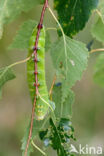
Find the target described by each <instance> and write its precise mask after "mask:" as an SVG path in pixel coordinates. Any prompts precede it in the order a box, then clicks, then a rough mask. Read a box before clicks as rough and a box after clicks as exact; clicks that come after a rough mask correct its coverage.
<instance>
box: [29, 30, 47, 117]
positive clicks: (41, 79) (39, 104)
mask: <svg viewBox="0 0 104 156" xmlns="http://www.w3.org/2000/svg"><path fill="white" fill-rule="evenodd" d="M36 34H37V27H36V28H34V30H33V33H32V36H31V38H30V41H29V52H28V57H29V56H31V58H30V59H29V60H28V62H27V80H28V86H29V91H30V96H31V99H32V103H34V97H35V95H36V90H35V86H34V83H35V74H34V71H35V64H34V63H35V62H34V45H35V40H36ZM37 59H38V62H37V70H38V75H37V77H38V83H39V86H38V92H39V95H40V96H41V97H40V96H38V97H37V101H36V106H35V117H36V119H37V120H43V119H44V117H45V115H46V114H47V112H48V109H49V105H48V103H49V96H48V91H47V86H46V81H45V28H44V27H43V28H42V29H41V31H40V36H39V41H38V51H37Z"/></svg>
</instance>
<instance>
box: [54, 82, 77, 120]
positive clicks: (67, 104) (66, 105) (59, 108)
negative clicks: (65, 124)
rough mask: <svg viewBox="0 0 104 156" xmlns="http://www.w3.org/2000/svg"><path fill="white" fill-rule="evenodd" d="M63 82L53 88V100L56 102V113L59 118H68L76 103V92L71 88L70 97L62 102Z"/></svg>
mask: <svg viewBox="0 0 104 156" xmlns="http://www.w3.org/2000/svg"><path fill="white" fill-rule="evenodd" d="M56 93H57V94H56ZM60 97H62V84H61V83H57V84H55V85H54V88H53V101H54V102H55V104H56V109H55V115H56V117H57V118H60V117H62V118H68V117H71V115H72V104H73V103H74V93H73V92H72V91H71V90H69V93H68V97H67V98H66V99H65V101H64V102H63V103H62V102H61V98H60Z"/></svg>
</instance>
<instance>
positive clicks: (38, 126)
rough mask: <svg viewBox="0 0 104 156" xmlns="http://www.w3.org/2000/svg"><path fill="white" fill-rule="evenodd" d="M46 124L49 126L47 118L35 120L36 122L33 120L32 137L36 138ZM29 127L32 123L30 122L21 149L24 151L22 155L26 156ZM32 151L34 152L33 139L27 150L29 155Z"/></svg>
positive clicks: (28, 155)
mask: <svg viewBox="0 0 104 156" xmlns="http://www.w3.org/2000/svg"><path fill="white" fill-rule="evenodd" d="M44 126H45V127H47V126H48V124H47V119H44V120H42V121H37V120H34V122H33V130H32V137H31V139H32V140H34V139H35V138H36V137H37V135H38V133H39V131H40V130H42V129H43V128H44ZM29 129H30V123H29V126H28V128H27V129H26V131H25V134H24V137H23V139H22V147H21V149H22V151H23V152H22V155H23V156H24V153H25V149H26V145H27V141H28V136H29ZM32 152H33V147H32V145H31V141H30V144H29V148H28V151H27V156H30V154H31V153H32Z"/></svg>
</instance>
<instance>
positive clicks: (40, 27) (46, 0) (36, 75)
mask: <svg viewBox="0 0 104 156" xmlns="http://www.w3.org/2000/svg"><path fill="white" fill-rule="evenodd" d="M47 7H48V0H45V2H44V6H43V9H42V13H41V17H40V22H39V24H38V27H37V29H38V30H37V35H36V41H35V46H34V62H35V72H34V74H35V86H36V96H37V94H38V74H37V73H38V72H37V70H38V69H37V60H38V59H37V50H38V41H39V36H40V30H41V29H42V27H43V26H42V24H43V19H44V14H45V11H46V8H47ZM36 96H35V99H34V105H33V108H32V116H31V125H30V130H29V136H28V141H27V145H26V149H25V154H24V156H27V152H28V148H29V143H30V140H31V136H32V129H33V120H34V111H35V105H36Z"/></svg>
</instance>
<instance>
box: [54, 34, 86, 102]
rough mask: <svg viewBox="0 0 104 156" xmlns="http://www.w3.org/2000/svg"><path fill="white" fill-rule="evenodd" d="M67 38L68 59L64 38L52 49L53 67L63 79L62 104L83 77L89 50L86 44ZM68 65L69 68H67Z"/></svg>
mask: <svg viewBox="0 0 104 156" xmlns="http://www.w3.org/2000/svg"><path fill="white" fill-rule="evenodd" d="M65 38H66V50H67V57H66V54H65V51H64V45H63V44H64V42H63V38H61V39H60V40H58V41H57V42H55V43H54V44H53V45H52V47H51V56H52V60H53V65H54V67H55V69H56V71H57V72H58V73H60V74H61V77H62V103H63V102H64V101H65V98H66V97H67V96H68V94H69V92H70V88H71V87H72V86H73V85H74V84H75V82H76V81H77V80H80V79H81V77H82V73H83V71H84V70H85V69H86V67H87V61H88V50H87V48H86V46H85V44H83V43H81V42H78V41H75V40H72V39H70V38H69V37H67V36H66V37H65ZM66 65H67V67H66Z"/></svg>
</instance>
